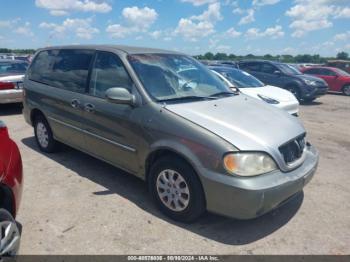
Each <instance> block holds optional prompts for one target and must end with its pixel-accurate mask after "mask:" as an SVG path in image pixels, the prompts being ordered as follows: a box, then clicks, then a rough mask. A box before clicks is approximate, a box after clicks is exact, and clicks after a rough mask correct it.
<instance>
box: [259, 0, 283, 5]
mask: <svg viewBox="0 0 350 262" xmlns="http://www.w3.org/2000/svg"><path fill="white" fill-rule="evenodd" d="M279 1H280V0H253V5H255V6H264V5H274V4H277V3H278V2H279Z"/></svg>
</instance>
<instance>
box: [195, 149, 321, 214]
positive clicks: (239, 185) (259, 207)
mask: <svg viewBox="0 0 350 262" xmlns="http://www.w3.org/2000/svg"><path fill="white" fill-rule="evenodd" d="M306 154H307V156H306V160H305V161H304V163H303V164H302V165H301V166H299V167H298V168H297V169H295V170H293V171H290V172H287V173H285V172H282V171H279V170H278V171H274V172H271V173H268V174H265V175H261V176H256V177H250V178H249V177H248V178H243V177H233V176H228V175H223V174H217V173H212V172H208V171H207V172H204V173H202V174H201V176H200V177H201V181H202V184H203V188H204V192H205V195H206V200H207V209H208V210H209V211H211V212H214V213H218V214H221V215H225V216H229V217H234V218H238V219H251V218H255V217H258V216H261V215H263V214H265V213H267V212H269V211H271V210H273V209H275V208H277V207H278V206H280V205H281V204H283V203H285V202H287V201H288V200H289V199H291V197H292V196H294V195H295V194H297V193H298V192H300V191H302V190H303V188H304V186H305V185H306V184H307V183H308V182H309V181H310V180H311V178H312V177H313V175H314V173H315V171H316V169H317V164H318V158H319V156H318V152H317V151H316V149H314V148H313V147H312V146H310V147H309V148H308V150H307V152H306Z"/></svg>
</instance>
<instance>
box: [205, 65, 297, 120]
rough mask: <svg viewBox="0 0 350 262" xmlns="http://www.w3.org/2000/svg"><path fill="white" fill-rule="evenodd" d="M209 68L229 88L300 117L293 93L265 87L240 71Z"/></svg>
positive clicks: (226, 68) (225, 68)
mask: <svg viewBox="0 0 350 262" xmlns="http://www.w3.org/2000/svg"><path fill="white" fill-rule="evenodd" d="M209 68H210V69H211V70H212V71H213V72H214V73H216V74H217V75H218V77H220V79H221V80H222V81H224V83H225V84H226V85H227V86H228V87H234V88H238V89H239V90H240V91H241V92H242V93H243V94H246V95H248V96H251V97H254V98H257V99H260V100H262V101H264V102H266V103H268V104H271V105H273V106H276V107H278V108H280V109H283V110H286V111H287V112H288V113H289V114H291V115H295V116H297V115H298V111H299V102H298V100H297V99H296V98H295V96H294V95H293V94H292V93H291V92H289V91H287V90H284V89H282V88H279V87H275V86H270V85H265V84H264V83H262V82H261V81H260V80H258V79H257V78H255V77H254V76H252V75H250V74H248V73H247V72H244V71H242V70H239V69H235V68H230V67H222V66H216V67H215V66H211V67H209Z"/></svg>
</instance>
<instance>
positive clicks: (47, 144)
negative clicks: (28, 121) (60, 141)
mask: <svg viewBox="0 0 350 262" xmlns="http://www.w3.org/2000/svg"><path fill="white" fill-rule="evenodd" d="M34 134H35V140H36V143H37V145H38V147H39V149H40V150H41V151H43V152H46V153H54V152H55V151H56V150H57V141H56V140H55V139H54V138H53V134H52V130H51V127H50V125H49V123H48V122H47V120H46V119H45V117H44V116H41V115H39V116H36V117H35V120H34Z"/></svg>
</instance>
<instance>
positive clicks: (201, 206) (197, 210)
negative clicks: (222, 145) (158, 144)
mask: <svg viewBox="0 0 350 262" xmlns="http://www.w3.org/2000/svg"><path fill="white" fill-rule="evenodd" d="M148 183H149V190H150V193H151V194H152V198H153V200H154V202H155V203H156V204H157V206H158V207H159V209H160V210H161V211H162V212H163V213H164V214H165V215H167V216H168V217H170V218H172V219H174V220H176V221H180V222H186V223H189V222H193V221H194V220H196V219H197V218H199V217H200V216H201V215H202V214H203V212H204V211H205V197H204V193H203V189H202V185H201V183H200V181H199V179H198V177H197V174H196V173H195V172H194V170H193V168H192V167H191V166H190V165H189V164H188V163H187V162H185V161H183V160H182V159H180V158H176V157H163V158H161V159H159V160H158V161H156V163H155V164H154V165H153V166H152V167H151V171H150V177H149V180H148Z"/></svg>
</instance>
